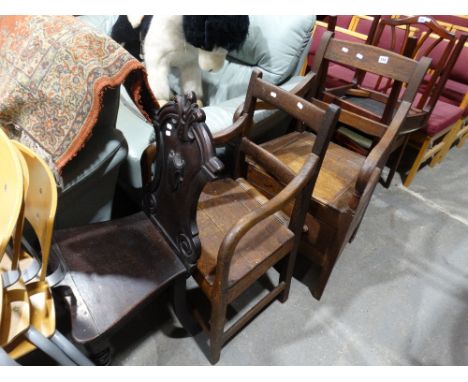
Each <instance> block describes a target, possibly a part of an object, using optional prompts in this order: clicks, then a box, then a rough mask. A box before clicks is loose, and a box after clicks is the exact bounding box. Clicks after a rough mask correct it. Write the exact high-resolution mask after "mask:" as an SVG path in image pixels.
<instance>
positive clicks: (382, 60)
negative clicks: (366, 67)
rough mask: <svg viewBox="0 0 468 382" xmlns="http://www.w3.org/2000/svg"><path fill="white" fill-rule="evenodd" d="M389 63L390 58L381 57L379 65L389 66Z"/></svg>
mask: <svg viewBox="0 0 468 382" xmlns="http://www.w3.org/2000/svg"><path fill="white" fill-rule="evenodd" d="M387 63H388V56H380V57H379V64H387Z"/></svg>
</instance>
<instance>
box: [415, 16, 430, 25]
mask: <svg viewBox="0 0 468 382" xmlns="http://www.w3.org/2000/svg"><path fill="white" fill-rule="evenodd" d="M429 21H431V19H430V18H429V17H426V16H419V17H418V23H421V24H424V23H428V22H429Z"/></svg>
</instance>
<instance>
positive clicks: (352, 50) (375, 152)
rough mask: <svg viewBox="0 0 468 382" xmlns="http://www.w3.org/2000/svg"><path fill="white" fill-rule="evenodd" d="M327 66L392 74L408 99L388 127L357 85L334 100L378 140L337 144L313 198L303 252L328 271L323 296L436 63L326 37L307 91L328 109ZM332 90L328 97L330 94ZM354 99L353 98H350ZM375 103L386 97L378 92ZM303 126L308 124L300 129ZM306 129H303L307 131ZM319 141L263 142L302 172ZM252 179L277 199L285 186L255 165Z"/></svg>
mask: <svg viewBox="0 0 468 382" xmlns="http://www.w3.org/2000/svg"><path fill="white" fill-rule="evenodd" d="M327 61H336V62H338V63H341V64H343V63H344V64H346V65H348V66H350V67H354V68H356V69H358V70H362V71H366V72H372V73H375V74H377V75H385V76H387V77H390V78H391V79H393V80H394V81H395V82H396V83H397V85H396V86H398V82H401V83H402V82H406V83H408V86H407V87H406V90H405V92H404V94H403V97H402V98H401V100H398V102H396V107H395V109H396V110H395V111H394V112H393V113H392V114H391V118H390V123H389V124H388V125H387V124H384V123H382V122H381V121H379V118H375V117H373V116H372V114H371V113H362V114H361V108H358V107H355V106H354V105H349V103H348V102H347V101H348V100H347V97H349V96H356V97H359V96H360V95H361V90H360V89H359V88H357V89H356V88H355V86H354V84H349V85H345V86H343V87H341V88H340V89H338V90H337V91H336V92H333V93H330V98H331V100H333V102H334V103H336V104H338V105H339V106H341V112H340V117H339V122H341V123H342V124H346V125H349V126H352V127H353V128H355V129H358V130H359V131H362V132H364V133H366V134H368V135H369V136H371V137H373V139H375V141H376V143H375V145H374V146H373V148H372V149H371V150H370V152H369V154H368V155H362V154H359V153H357V152H355V151H353V150H351V149H347V148H345V147H342V146H340V145H338V144H336V143H331V144H330V146H329V148H328V151H327V153H326V155H325V159H324V162H323V165H322V168H321V170H320V173H319V177H318V180H317V185H316V187H315V189H314V191H313V193H312V194H311V198H310V200H311V204H310V207H309V214H308V215H307V217H306V224H307V226H308V232H307V234H306V235H304V237H303V240H302V243H301V248H300V253H301V254H304V255H305V256H307V257H309V258H310V259H311V260H312V261H313V262H314V263H315V264H316V265H317V266H318V267H319V268H320V274H319V277H318V279H317V280H316V281H317V282H316V285H315V286H313V290H312V294H313V295H314V297H316V298H317V299H320V297H321V296H322V293H323V291H324V288H325V285H326V283H327V281H328V278H329V276H330V274H331V271H332V269H333V266H334V264H335V262H336V260H337V258H338V256H339V255H340V253H341V252H342V250H343V248H344V246H345V244H346V243H347V242H348V241H350V240H352V238H353V235H355V233H356V231H357V229H358V227H359V224H360V222H361V219H362V218H363V216H364V213H365V211H366V208H367V205H368V204H369V201H370V198H371V196H372V193H373V191H374V188H375V186H376V184H377V182H378V179H379V176H380V173H381V171H382V168H383V166H384V165H385V162H386V160H387V158H388V155H389V154H390V152H391V149H392V144H393V143H394V141H395V139H396V137H397V136H398V134H400V133H401V131H402V129H403V127H404V125H405V122H406V119H407V115H408V112H409V111H410V108H411V102H412V100H413V98H414V96H415V93H416V90H417V88H418V86H419V84H420V82H421V80H422V78H423V76H424V74H425V72H426V70H427V68H428V66H429V60H427V59H422V60H421V61H419V62H418V61H415V60H412V59H410V58H406V57H403V56H401V55H399V54H396V53H392V52H388V51H386V50H383V49H381V48H378V47H374V46H369V45H365V44H359V43H355V42H350V41H342V40H338V39H334V38H332V33H331V32H325V33H324V35H323V37H322V43H321V45H320V47H319V49H318V51H317V54H316V58H315V60H314V66H313V68H312V72H315V73H318V81H314V80H313V79H311V78H306V79H305V81H309V84H308V85H307V84H303V86H301V90H302V91H304V89H305V88H306V89H307V88H308V95H307V97H309V99H310V100H311V101H312V102H313V103H314V104H315V105H317V106H320V107H323V108H325V107H327V106H328V104H327V103H325V102H324V101H320V100H317V99H315V98H311V97H313V96H314V95H316V94H317V92H318V91H319V90H320V88H321V84H322V83H323V80H324V78H325V76H326V72H325V70H326V63H327ZM325 93H326V92H325ZM350 94H351V95H350ZM364 95H365V96H367V95H372V97H374V98H370V99H371V100H374V99H377V101H378V100H379V98H378V97H379V95H378V94H377V92H369V93H367V92H366V93H365V94H364ZM299 127H300V128H302V126H299ZM302 130H303V128H302ZM315 140H316V137H315V134H314V133H312V132H310V131H307V130H306V131H301V129H299V130H298V131H295V132H292V133H290V134H287V135H285V136H282V137H279V138H277V139H274V140H272V141H269V142H266V143H264V144H263V145H262V147H263V148H264V149H266V150H267V151H268V152H270V153H271V154H272V155H274V156H275V157H276V158H277V159H279V160H280V161H281V162H283V163H284V164H285V165H286V166H287V167H288V168H290V169H291V170H292V171H294V172H295V173H297V171H298V168H299V166H300V164H301V163H303V161H304V153H306V152H308V150H309V148H310V147H311V146H312V145H313V144H314V142H315ZM247 178H248V180H249V181H250V182H251V183H252V184H253V185H254V186H255V187H257V188H259V189H260V190H261V191H262V192H263V193H265V194H266V195H268V196H273V195H275V194H276V193H277V192H278V191H279V190H280V189H281V188H282V185H281V184H280V183H278V182H277V181H275V180H274V179H272V178H271V177H270V176H269V175H268V174H266V173H265V171H263V170H262V168H261V167H260V166H258V165H256V164H254V163H253V162H252V163H251V165H250V166H249V172H248V177H247Z"/></svg>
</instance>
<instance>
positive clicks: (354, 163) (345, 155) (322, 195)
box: [256, 131, 365, 210]
mask: <svg viewBox="0 0 468 382" xmlns="http://www.w3.org/2000/svg"><path fill="white" fill-rule="evenodd" d="M314 142H315V135H314V134H312V133H310V132H307V131H303V132H297V131H296V132H292V133H291V134H288V135H285V136H282V137H279V138H276V139H274V140H271V141H269V142H266V143H265V144H263V146H262V147H263V148H264V149H265V150H268V151H269V152H271V153H272V154H273V155H275V156H276V157H277V158H278V159H279V160H281V162H283V163H286V164H287V165H288V167H289V168H290V169H291V170H293V171H294V173H297V172H298V171H299V169H300V167H301V166H302V165H303V164H304V160H305V155H306V153H307V152H308V151H310V149H311V148H312V146H313V145H314ZM364 160H365V157H364V156H362V155H359V154H358V153H356V152H354V151H351V150H347V149H346V148H344V147H341V146H339V145H337V144H336V143H333V142H330V145H329V146H328V150H327V152H326V154H325V158H324V160H323V164H322V169H321V171H320V173H319V176H318V178H317V186H316V187H315V188H314V192H313V194H312V195H313V197H314V199H316V200H317V201H318V202H320V203H323V204H327V205H330V206H333V207H334V208H336V209H338V210H342V209H345V208H347V206H348V205H349V202H350V200H351V198H352V196H353V194H354V188H355V186H356V178H357V176H358V174H359V171H360V170H361V167H362V165H363V163H364ZM262 174H264V171H262ZM256 183H257V182H256ZM265 191H266V190H265ZM275 193H276V192H275ZM269 194H270V195H271V192H269ZM273 194H274V193H273Z"/></svg>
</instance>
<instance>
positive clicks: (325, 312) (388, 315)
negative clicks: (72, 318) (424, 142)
mask: <svg viewBox="0 0 468 382" xmlns="http://www.w3.org/2000/svg"><path fill="white" fill-rule="evenodd" d="M467 163H468V145H466V146H464V147H463V148H461V149H457V148H453V149H452V150H451V151H450V153H449V155H448V156H447V158H446V159H445V161H444V162H442V164H440V165H439V166H438V167H436V168H430V167H428V166H426V167H424V168H423V169H421V170H420V172H419V173H418V174H417V176H416V178H415V180H414V182H413V184H412V185H411V188H410V189H406V188H404V187H402V186H401V180H400V179H399V177H397V176H396V177H395V180H394V182H393V184H392V186H391V188H390V189H389V190H386V189H384V188H382V187H381V186H378V188H377V190H376V192H375V194H374V196H373V198H372V201H371V203H370V206H369V208H368V211H367V213H366V216H365V218H364V220H363V222H362V225H361V228H360V231H359V234H358V236H357V237H356V239H355V241H354V242H353V243H352V244H350V245H348V246H347V247H346V249H345V250H344V253H343V254H342V256H341V258H340V259H339V261H338V263H337V265H336V267H335V269H334V271H333V274H332V276H331V279H330V281H329V284H328V286H327V289H326V291H325V293H324V295H323V297H322V300H321V301H320V302H318V301H316V300H315V299H314V298H313V297H312V296H311V294H310V291H309V289H308V287H307V282H308V277H310V274H309V273H308V272H305V274H303V273H304V272H300V271H301V269H298V270H299V272H298V273H302V274H303V275H302V277H301V279H300V280H298V279H293V283H292V288H291V294H290V297H289V300H288V301H287V302H286V303H285V304H281V303H279V302H277V301H275V302H274V303H273V304H272V305H270V306H269V307H267V308H266V310H264V311H263V312H262V313H261V314H260V315H259V316H257V317H256V318H255V319H254V320H253V321H252V322H251V323H250V324H249V325H248V326H247V327H246V328H244V329H243V330H242V331H241V332H240V333H239V334H238V335H237V336H236V337H234V339H233V340H231V342H229V343H228V344H227V345H226V346H225V347H224V348H223V351H222V353H221V360H220V362H219V363H218V365H467V364H468V166H467ZM300 267H301V264H298V268H300ZM257 293H258V288H254V289H253V290H252V292H251V296H252V295H256V294H257ZM155 306H157V308H155V307H154V306H153V307H150V308H148V309H146V311H145V312H143V313H142V314H141V315H140V316H139V318H138V319H137V320H135V321H134V322H133V323H132V324H131V325H129V326H128V327H127V328H125V329H123V330H122V331H121V332H120V333H119V334H118V335H117V336H116V338H115V339H114V341H113V342H114V344H115V349H116V352H115V356H114V361H113V364H114V365H209V362H208V361H207V359H206V357H205V355H204V354H203V352H202V351H201V350H200V349H201V348H200V347H199V346H198V345H197V342H196V341H195V339H194V338H193V337H185V336H184V333H183V332H182V331H181V330H180V329H177V327H178V324H177V322H175V321H174V320H173V319H172V315H171V314H170V311H169V308H168V305H167V296H163V297H161V298H160V300H159V301H158V304H157V305H155ZM203 338H204V337H203V335H200V336H198V339H199V340H202V339H203Z"/></svg>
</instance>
